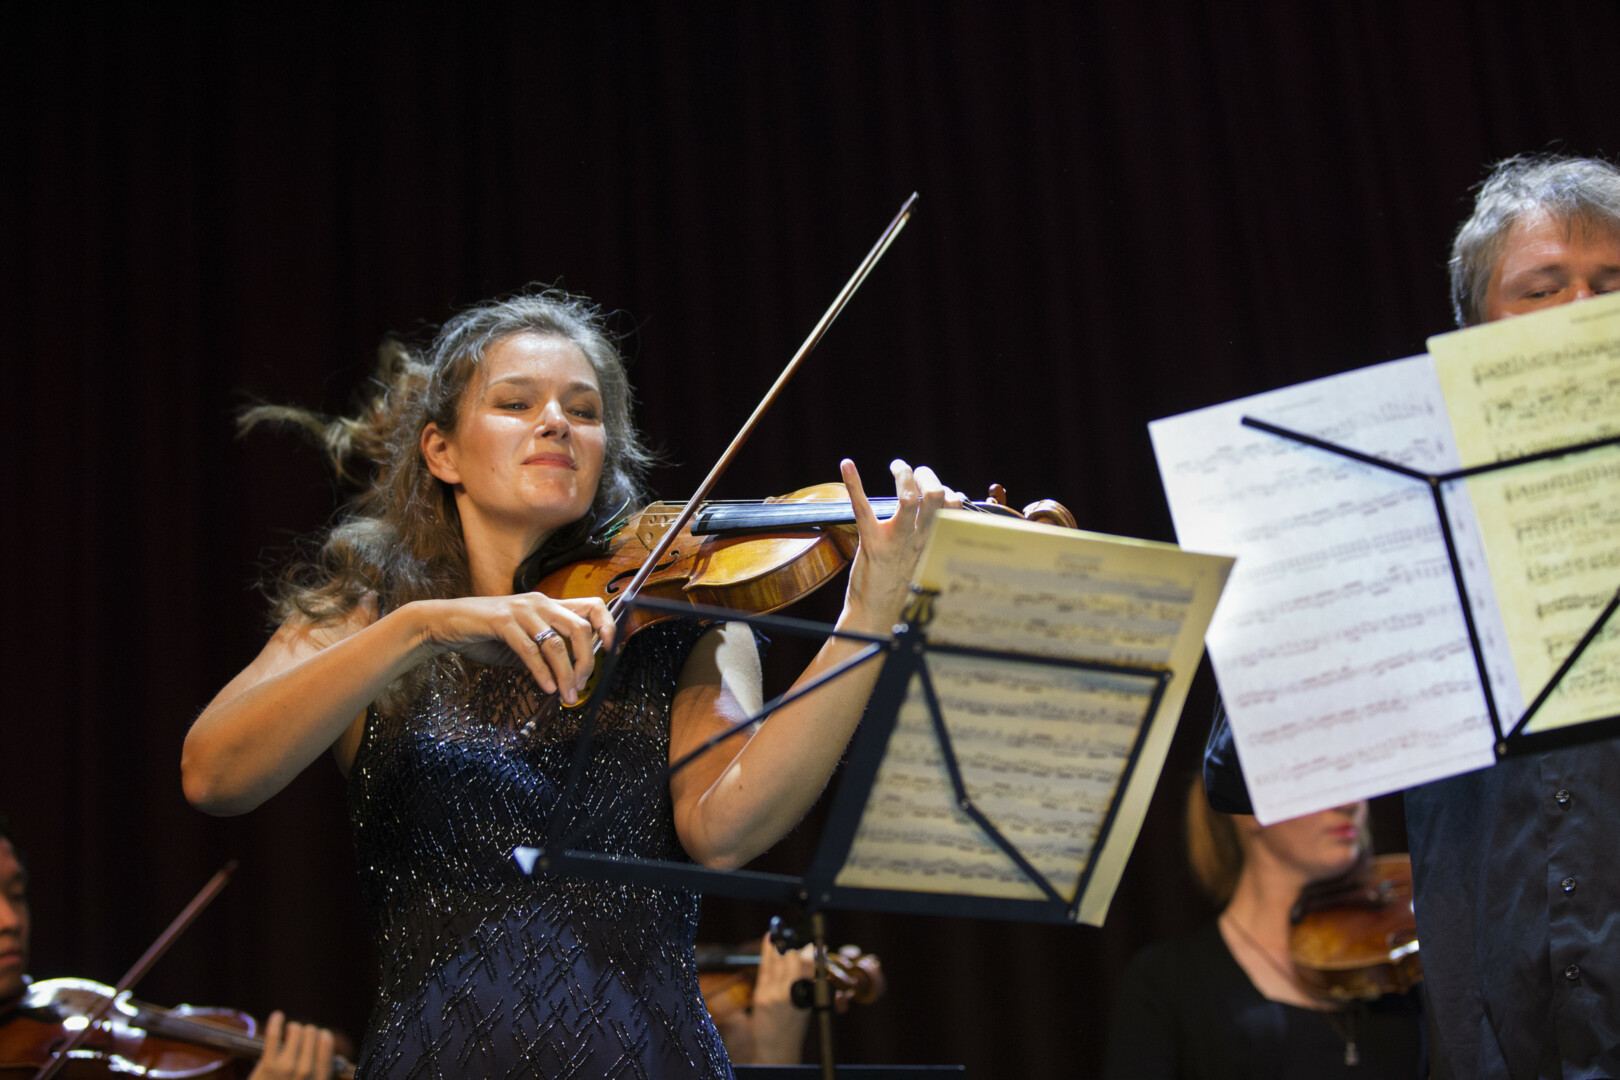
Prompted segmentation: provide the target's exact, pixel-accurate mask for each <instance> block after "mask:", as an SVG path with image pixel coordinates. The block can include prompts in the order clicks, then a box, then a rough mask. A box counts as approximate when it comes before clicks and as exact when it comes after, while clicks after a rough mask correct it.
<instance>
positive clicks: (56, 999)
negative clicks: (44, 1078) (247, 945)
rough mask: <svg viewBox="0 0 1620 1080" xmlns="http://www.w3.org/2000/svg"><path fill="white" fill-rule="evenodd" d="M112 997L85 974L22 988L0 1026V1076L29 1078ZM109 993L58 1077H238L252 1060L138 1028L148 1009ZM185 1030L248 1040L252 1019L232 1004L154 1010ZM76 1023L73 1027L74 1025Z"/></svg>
mask: <svg viewBox="0 0 1620 1080" xmlns="http://www.w3.org/2000/svg"><path fill="white" fill-rule="evenodd" d="M111 994H112V988H111V987H109V986H104V985H102V984H101V983H98V982H92V981H91V980H89V979H50V980H47V981H45V982H37V983H34V984H33V985H32V986H30V987H29V988H28V993H27V995H26V996H25V997H24V998H23V1000H22V1001H21V1002H20V1003H19V1004H18V1006H17V1009H16V1015H15V1016H13V1017H11V1018H10V1020H9V1022H7V1023H5V1024H4V1025H3V1026H0V1077H3V1078H5V1080H13V1078H19V1080H20V1078H21V1077H32V1076H33V1075H34V1074H35V1073H36V1072H38V1071H39V1069H40V1067H41V1066H43V1065H45V1064H46V1063H47V1062H49V1061H50V1060H51V1059H52V1058H53V1057H55V1056H56V1053H57V1049H58V1047H60V1046H61V1045H62V1044H63V1043H64V1042H65V1040H66V1037H67V1034H68V1033H69V1031H70V1030H74V1029H76V1027H78V1026H82V1024H83V1021H84V1018H85V1017H86V1016H88V1015H89V1014H90V1013H91V1012H93V1011H94V1010H95V1009H96V1008H97V1007H98V1006H100V1005H101V1003H102V1002H103V1001H104V1000H105V999H106V998H107V997H108V996H109V995H111ZM150 1009H151V1007H150V1006H142V1005H140V1004H139V1003H138V1002H134V1001H131V1000H130V997H129V995H128V994H127V993H125V994H120V995H118V996H117V999H116V1000H115V1002H114V1004H113V1007H112V1009H111V1010H110V1011H109V1012H108V1014H107V1016H106V1017H105V1018H104V1019H102V1020H100V1021H98V1022H97V1023H96V1024H95V1026H94V1028H93V1029H92V1030H91V1031H90V1033H89V1034H88V1035H87V1036H86V1038H85V1039H84V1042H83V1043H82V1044H81V1045H80V1046H79V1047H78V1048H77V1049H75V1050H73V1051H72V1052H71V1053H70V1054H69V1056H68V1063H67V1065H66V1066H65V1067H64V1068H63V1069H62V1070H61V1072H59V1073H58V1074H57V1075H58V1076H63V1077H69V1078H73V1080H87V1078H102V1080H105V1078H106V1077H108V1076H112V1075H136V1076H148V1077H153V1078H155V1080H190V1078H193V1077H218V1078H221V1080H224V1078H235V1077H241V1076H246V1075H247V1073H248V1072H249V1070H251V1068H252V1062H251V1061H248V1062H243V1061H241V1059H240V1058H239V1057H237V1056H236V1054H235V1053H233V1052H232V1051H230V1050H227V1049H223V1048H221V1047H219V1046H213V1045H209V1044H207V1043H197V1042H189V1041H182V1040H178V1039H175V1038H171V1037H164V1036H160V1035H157V1034H155V1033H154V1032H152V1031H151V1030H149V1029H148V1028H146V1027H143V1026H141V1019H142V1016H141V1014H142V1013H143V1012H144V1011H146V1010H150ZM160 1011H161V1012H163V1013H164V1014H165V1015H166V1016H168V1017H170V1018H172V1019H173V1020H176V1021H179V1022H180V1023H181V1024H183V1025H185V1026H187V1027H188V1028H190V1027H192V1026H194V1027H195V1028H196V1029H197V1030H202V1029H205V1028H206V1029H209V1030H207V1031H204V1037H208V1036H209V1035H210V1034H211V1033H212V1032H217V1033H218V1035H219V1038H220V1040H221V1041H226V1040H230V1039H232V1038H233V1037H234V1038H240V1039H249V1040H251V1039H256V1038H257V1036H258V1029H257V1026H256V1025H255V1023H254V1021H253V1018H252V1017H251V1016H248V1015H247V1014H246V1013H240V1012H236V1011H235V1010H232V1009H216V1008H195V1007H192V1006H188V1005H182V1006H179V1007H178V1008H174V1009H165V1010H160ZM75 1021H77V1024H76V1023H75Z"/></svg>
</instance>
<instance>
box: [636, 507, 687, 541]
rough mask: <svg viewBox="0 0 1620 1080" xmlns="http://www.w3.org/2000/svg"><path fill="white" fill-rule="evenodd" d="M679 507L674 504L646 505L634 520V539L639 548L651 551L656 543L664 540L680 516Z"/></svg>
mask: <svg viewBox="0 0 1620 1080" xmlns="http://www.w3.org/2000/svg"><path fill="white" fill-rule="evenodd" d="M680 513H681V507H680V506H677V505H676V504H675V503H666V502H655V503H649V504H647V509H645V510H643V511H642V512H641V516H640V517H638V518H637V519H636V539H637V540H638V541H640V543H641V546H642V547H644V548H646V549H647V550H648V551H651V550H652V549H653V547H654V546H655V545H657V543H658V541H660V540H662V539H663V538H664V534H665V533H666V532H668V531H669V527H670V526H671V525H672V524H674V522H675V519H676V518H677V517H679V516H680Z"/></svg>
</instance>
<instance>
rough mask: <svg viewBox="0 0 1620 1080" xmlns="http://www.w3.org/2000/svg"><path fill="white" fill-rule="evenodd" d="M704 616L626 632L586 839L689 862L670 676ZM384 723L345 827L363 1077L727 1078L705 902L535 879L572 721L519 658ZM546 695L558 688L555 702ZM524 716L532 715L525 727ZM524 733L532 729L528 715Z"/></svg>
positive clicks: (371, 743) (440, 689)
mask: <svg viewBox="0 0 1620 1080" xmlns="http://www.w3.org/2000/svg"><path fill="white" fill-rule="evenodd" d="M701 633H702V627H700V626H698V625H696V624H693V623H689V622H668V623H662V624H659V625H657V626H654V627H651V628H649V629H646V630H643V631H642V632H640V633H639V634H637V635H636V636H635V637H634V638H632V639H631V641H630V642H629V644H628V645H627V646H626V648H625V651H624V654H623V656H622V657H621V658H620V664H619V671H618V674H617V675H616V676H615V679H614V682H615V684H616V688H615V690H614V692H613V694H612V695H611V700H610V702H609V704H608V705H607V707H606V708H605V709H604V710H603V713H602V717H601V720H600V726H599V727H598V730H597V732H596V734H595V736H594V737H593V740H592V753H591V758H590V764H589V766H588V768H587V769H586V773H585V777H584V780H583V781H582V782H581V784H580V787H579V790H578V791H577V792H576V793H575V794H574V797H573V798H571V799H570V800H569V803H568V805H569V810H568V816H569V821H568V824H569V825H570V826H573V825H575V824H577V823H579V822H582V821H588V822H589V823H590V825H591V828H590V831H589V833H588V836H587V838H586V839H584V840H582V841H581V842H580V843H579V844H578V846H579V847H581V848H583V849H586V850H590V851H600V852H608V853H612V854H621V855H634V856H641V857H651V858H658V859H685V857H686V856H685V855H684V854H683V852H682V850H681V847H680V843H679V841H678V840H677V839H676V836H675V824H674V819H673V816H672V812H671V808H670V799H669V789H668V785H667V783H666V784H655V785H654V786H653V788H652V790H651V791H649V790H648V788H647V786H646V784H645V783H644V782H645V781H647V780H648V778H650V777H653V776H656V775H657V773H658V771H659V770H660V769H662V768H663V767H664V766H665V765H666V764H667V762H668V760H669V709H670V702H671V698H672V697H673V695H674V687H675V681H676V677H677V676H678V674H679V672H680V668H681V664H682V663H683V662H684V660H685V658H686V654H687V652H688V651H690V649H691V647H692V645H693V644H694V643H695V642H696V640H697V637H698V636H699V635H700V634H701ZM467 667H468V671H469V673H470V679H469V680H468V681H467V683H466V685H465V686H461V687H456V686H454V685H451V682H450V680H447V679H441V680H437V681H436V682H430V685H429V686H428V687H427V688H426V689H424V690H423V691H422V692H421V693H419V694H418V695H417V696H416V699H415V700H414V701H413V702H412V703H411V705H410V707H409V708H407V709H405V710H403V712H402V714H401V715H399V716H395V717H382V716H380V715H379V714H377V713H376V712H373V714H372V716H371V718H370V720H369V721H368V723H367V724H366V731H365V736H364V738H363V740H362V742H361V745H360V749H359V751H358V753H357V755H356V757H355V762H354V767H353V769H352V771H351V772H350V776H349V795H348V797H349V820H350V824H351V825H352V827H353V830H354V838H355V850H356V855H357V858H358V861H359V864H360V877H361V887H362V891H363V893H364V899H365V902H366V906H367V908H368V909H369V911H370V914H371V920H372V932H373V935H374V937H375V939H376V942H377V948H378V951H379V952H380V953H381V959H382V981H381V987H380V989H379V995H378V1001H377V1004H376V1007H375V1009H374V1010H373V1012H372V1015H371V1021H370V1024H369V1026H368V1029H367V1032H366V1037H365V1041H364V1044H363V1046H362V1048H361V1052H360V1062H359V1071H358V1073H357V1075H358V1076H360V1077H362V1078H368V1080H369V1078H375V1077H389V1078H405V1077H412V1078H415V1077H545V1078H546V1080H561V1078H565V1077H581V1078H583V1077H591V1078H593V1080H595V1078H600V1077H622V1078H625V1080H642V1078H647V1080H652V1078H659V1077H729V1076H730V1075H731V1068H730V1065H729V1064H728V1063H727V1061H726V1055H725V1050H724V1048H723V1047H722V1046H721V1043H720V1037H719V1035H718V1033H717V1032H716V1031H715V1028H714V1025H713V1023H712V1022H711V1021H710V1020H709V1016H708V1013H707V1012H706V1011H705V1009H704V1007H703V999H702V997H701V996H700V994H699V993H698V983H697V970H696V966H695V963H694V959H693V949H692V943H693V940H694V936H695V934H696V930H697V916H698V898H697V896H696V895H694V894H692V893H690V892H686V891H683V890H665V889H651V888H644V887H639V886H628V885H613V884H607V883H602V882H594V881H584V880H577V879H566V878H548V877H546V876H544V875H539V876H536V877H534V878H529V877H525V876H524V875H523V873H522V872H521V870H520V869H519V868H518V866H517V865H516V863H515V862H514V860H513V858H512V849H513V848H514V847H517V846H519V845H523V844H532V843H534V842H535V841H537V840H539V839H541V838H542V837H543V836H544V834H545V830H546V827H547V825H548V823H549V821H550V816H551V814H552V813H553V810H554V807H555V805H556V803H557V800H558V796H559V789H560V788H561V787H562V785H563V784H564V782H565V780H566V778H567V775H568V770H569V768H570V766H571V765H572V762H573V750H574V747H575V745H576V741H577V737H578V722H579V717H578V716H577V715H576V714H574V713H571V712H563V713H560V714H559V713H557V711H556V710H555V708H554V707H553V708H548V709H547V710H546V712H545V714H544V715H541V716H540V717H538V719H536V710H537V709H538V708H540V706H541V703H542V698H541V695H540V694H539V693H538V691H537V688H536V687H535V685H534V681H533V678H532V677H531V676H530V675H529V674H528V672H527V671H526V670H524V669H522V668H504V667H484V666H481V665H476V664H468V665H467ZM553 700H554V699H553ZM531 720H535V723H533V724H530V723H529V722H530V721H531ZM526 725H527V726H528V730H525V726H526Z"/></svg>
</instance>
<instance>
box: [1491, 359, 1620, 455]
mask: <svg viewBox="0 0 1620 1080" xmlns="http://www.w3.org/2000/svg"><path fill="white" fill-rule="evenodd" d="M1480 409H1481V412H1482V413H1483V417H1482V419H1483V420H1484V423H1485V426H1486V427H1487V428H1489V429H1490V432H1491V435H1492V441H1493V443H1496V442H1498V441H1499V440H1505V439H1508V438H1510V437H1517V438H1519V439H1520V440H1521V445H1522V446H1524V447H1526V449H1524V450H1521V451H1520V454H1525V453H1537V452H1539V451H1541V450H1548V449H1552V448H1553V447H1556V446H1567V445H1569V429H1570V426H1571V425H1574V426H1575V427H1576V428H1577V429H1578V430H1579V431H1581V432H1582V433H1583V434H1584V435H1585V436H1586V437H1587V438H1592V439H1601V438H1604V437H1606V436H1609V435H1612V434H1614V432H1615V430H1616V425H1615V424H1614V416H1615V414H1616V411H1617V409H1620V374H1615V373H1611V374H1610V375H1609V376H1608V377H1607V378H1605V379H1601V380H1598V381H1595V382H1568V383H1565V384H1563V385H1562V386H1556V387H1545V388H1543V389H1541V390H1539V391H1531V392H1530V393H1510V394H1504V395H1503V396H1502V397H1499V398H1495V399H1493V400H1490V401H1485V402H1481V403H1480ZM1532 436H1540V439H1539V440H1537V439H1535V438H1532ZM1525 439H1529V440H1530V441H1528V442H1523V441H1522V440H1525ZM1538 441H1539V445H1537V442H1538ZM1499 454H1500V452H1499ZM1520 454H1507V455H1500V456H1499V457H1498V459H1497V460H1499V461H1500V460H1504V459H1505V458H1507V457H1518V456H1520Z"/></svg>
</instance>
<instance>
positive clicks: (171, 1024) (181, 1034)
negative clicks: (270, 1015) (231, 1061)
mask: <svg viewBox="0 0 1620 1080" xmlns="http://www.w3.org/2000/svg"><path fill="white" fill-rule="evenodd" d="M130 1005H131V1006H133V1007H134V1009H135V1016H134V1019H133V1022H134V1024H135V1025H136V1026H137V1027H141V1028H145V1029H146V1030H147V1031H150V1032H152V1033H153V1034H154V1035H162V1036H164V1037H166V1038H170V1039H174V1040H176V1041H179V1042H188V1043H194V1044H196V1045H198V1046H209V1047H212V1048H213V1049H215V1050H226V1051H229V1052H230V1053H232V1054H237V1055H239V1056H241V1057H258V1056H259V1055H260V1054H262V1053H263V1052H264V1040H263V1039H259V1038H255V1037H253V1036H252V1035H243V1034H242V1033H241V1032H239V1031H232V1030H230V1029H229V1028H224V1027H220V1026H219V1025H217V1024H210V1023H208V1022H206V1021H203V1020H193V1019H190V1018H188V1017H184V1016H174V1015H172V1014H170V1013H167V1012H165V1011H164V1010H162V1009H157V1008H153V1007H151V1006H148V1005H142V1004H140V1003H139V1002H134V1001H132V1002H130Z"/></svg>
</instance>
